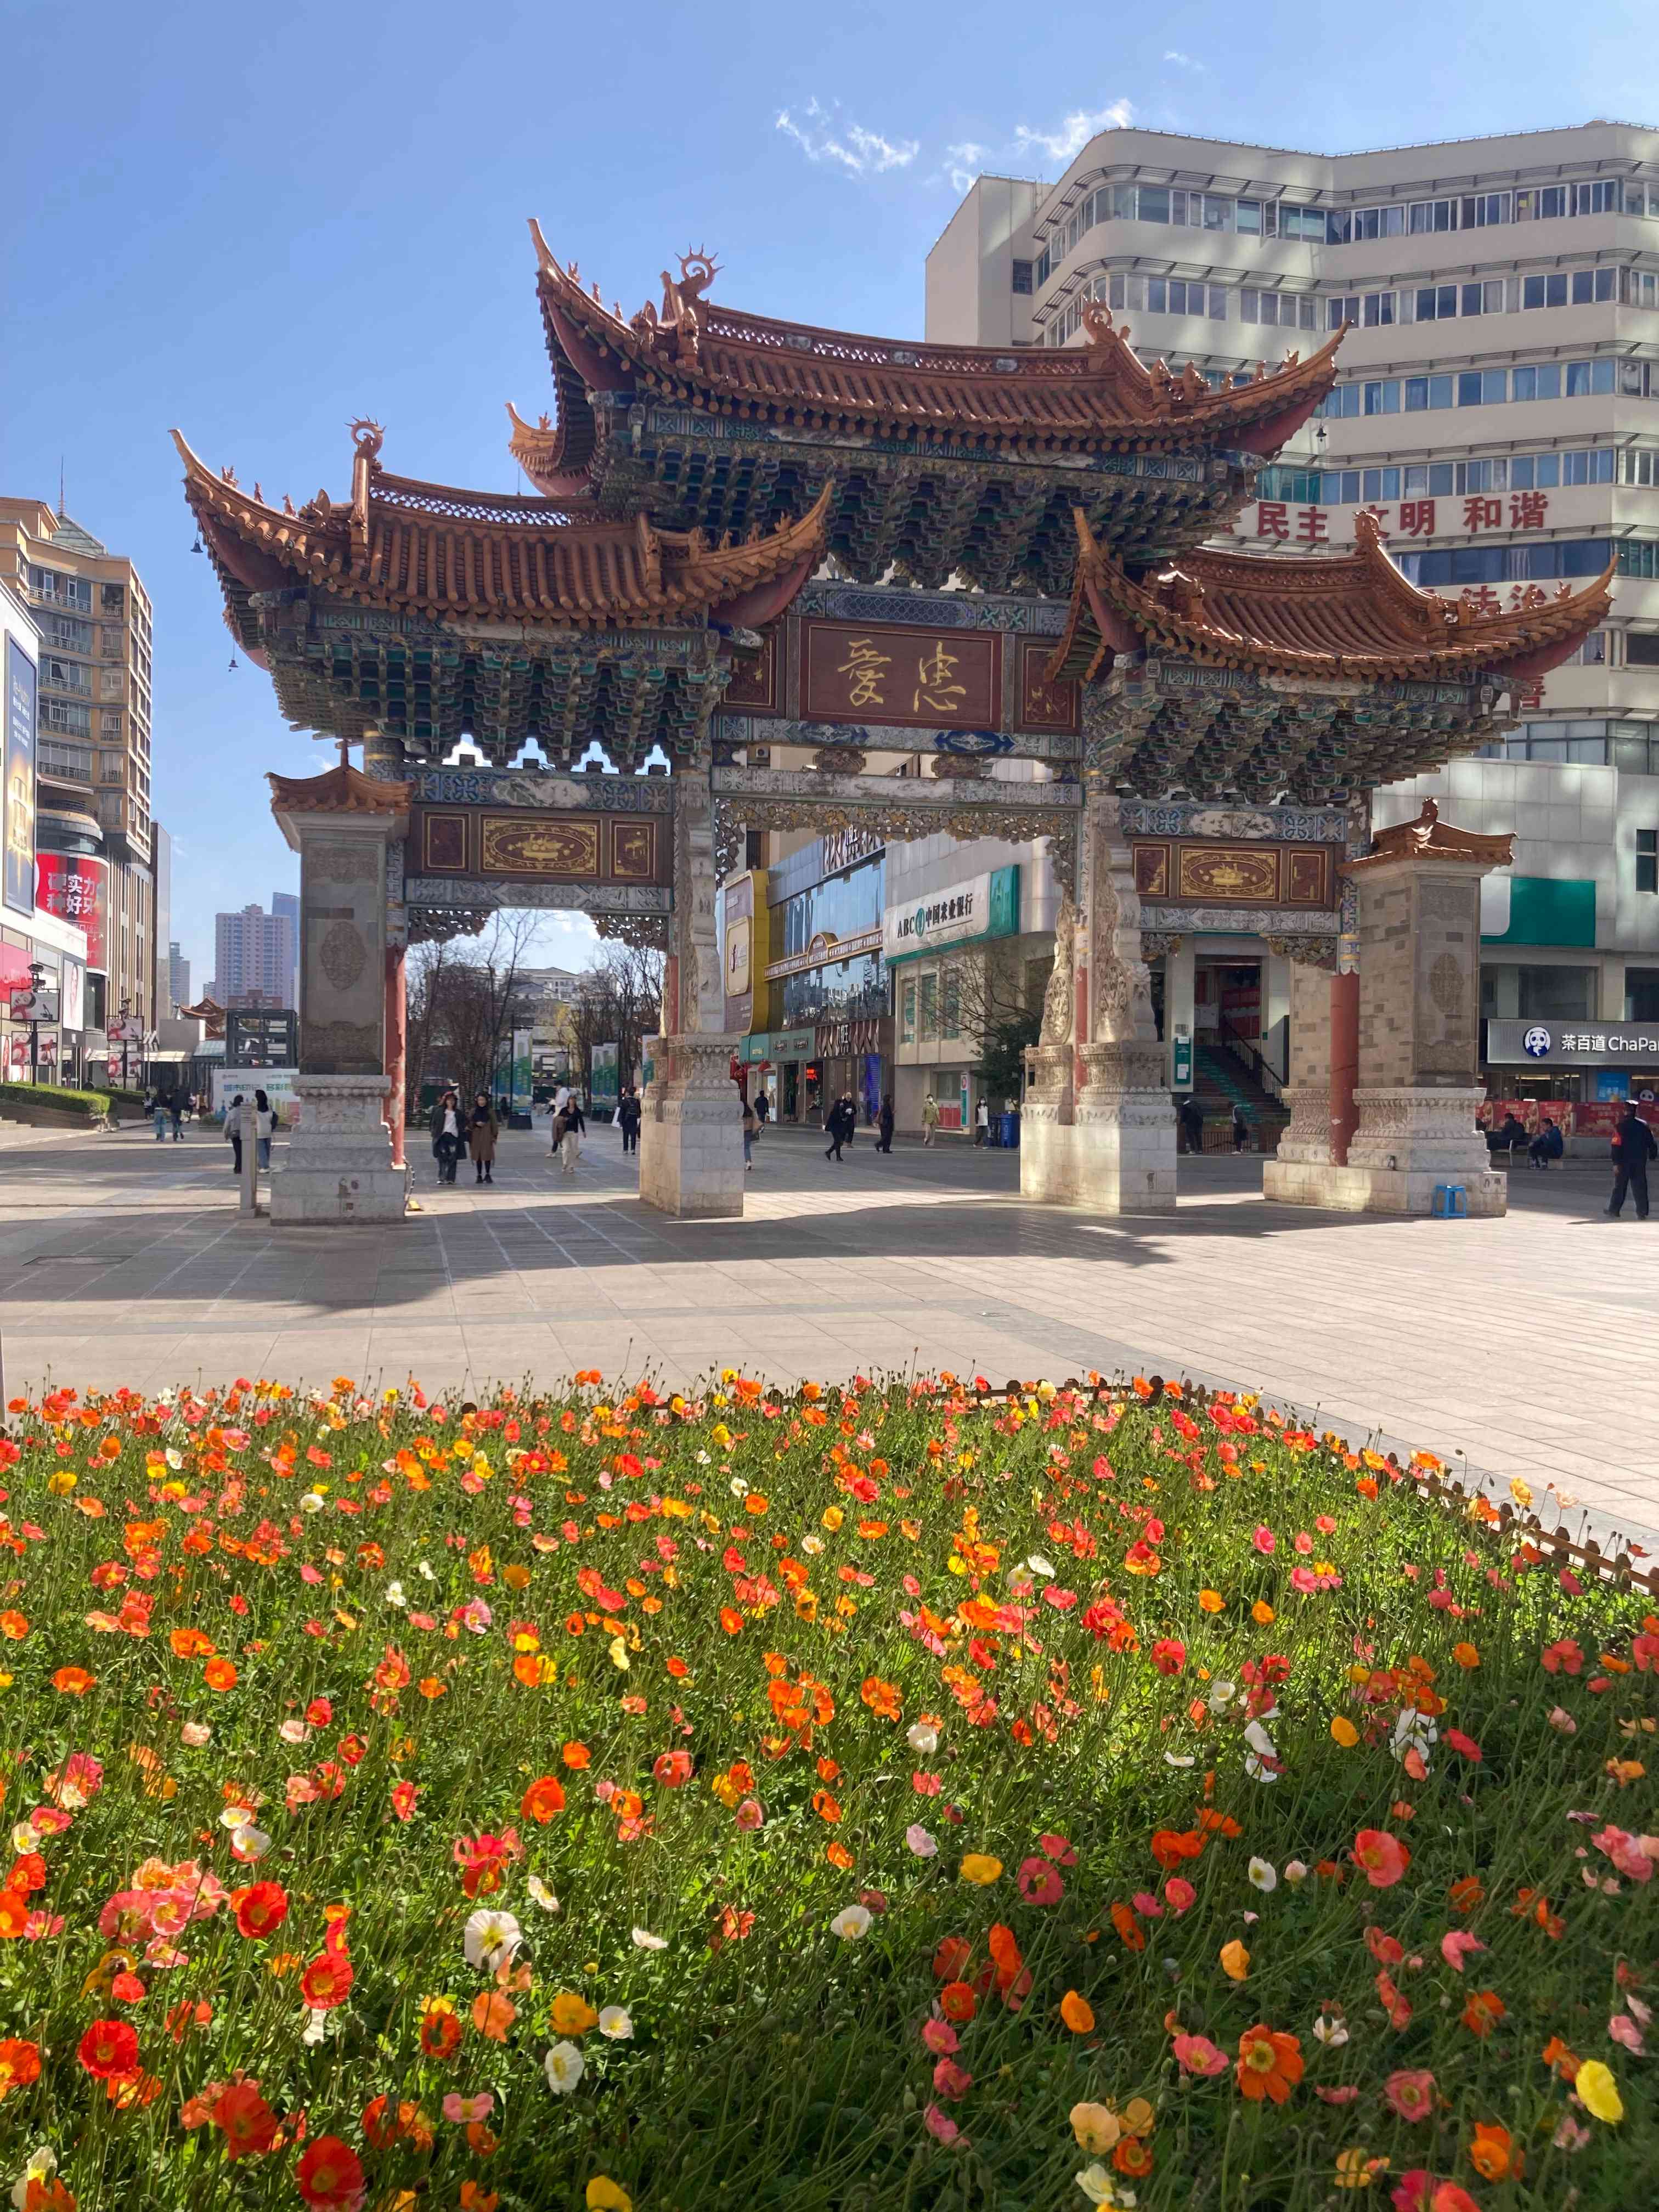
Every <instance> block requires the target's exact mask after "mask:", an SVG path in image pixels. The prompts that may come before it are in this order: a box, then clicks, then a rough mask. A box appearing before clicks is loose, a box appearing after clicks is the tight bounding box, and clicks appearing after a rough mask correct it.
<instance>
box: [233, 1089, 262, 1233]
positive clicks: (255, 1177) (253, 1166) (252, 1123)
mask: <svg viewBox="0 0 1659 2212" xmlns="http://www.w3.org/2000/svg"><path fill="white" fill-rule="evenodd" d="M232 1111H233V1112H239V1113H240V1115H241V1117H242V1202H241V1206H240V1209H239V1210H240V1212H241V1213H242V1214H243V1216H245V1217H246V1218H249V1219H252V1217H253V1216H254V1215H256V1214H257V1213H258V1211H259V1134H258V1132H259V1115H258V1109H257V1108H256V1107H255V1106H254V1105H253V1103H252V1101H251V1100H249V1099H244V1100H243V1102H242V1103H241V1105H240V1108H233V1109H232Z"/></svg>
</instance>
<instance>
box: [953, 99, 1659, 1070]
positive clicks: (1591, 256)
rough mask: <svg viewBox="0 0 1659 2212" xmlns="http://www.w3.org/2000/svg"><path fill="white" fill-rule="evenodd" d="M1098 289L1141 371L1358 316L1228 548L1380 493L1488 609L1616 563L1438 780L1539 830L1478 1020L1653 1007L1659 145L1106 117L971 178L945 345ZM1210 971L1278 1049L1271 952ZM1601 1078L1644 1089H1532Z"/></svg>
mask: <svg viewBox="0 0 1659 2212" xmlns="http://www.w3.org/2000/svg"><path fill="white" fill-rule="evenodd" d="M1091 300H1092V301H1098V302H1100V303H1101V304H1102V305H1103V306H1104V307H1107V308H1108V309H1109V311H1110V313H1111V314H1112V317H1113V319H1114V320H1115V322H1116V323H1117V324H1118V325H1120V326H1121V327H1125V328H1127V331H1128V334H1129V337H1130V341H1131V343H1132V344H1133V347H1134V349H1135V350H1136V352H1137V353H1138V354H1139V356H1141V358H1142V359H1143V360H1144V361H1145V362H1147V363H1148V364H1149V365H1150V364H1152V363H1153V362H1156V361H1158V360H1159V359H1160V358H1161V359H1162V360H1164V362H1167V363H1168V364H1169V365H1170V368H1172V369H1173V370H1175V371H1176V373H1177V374H1179V372H1180V371H1181V369H1182V367H1183V366H1184V364H1185V363H1186V362H1188V361H1191V362H1193V363H1194V366H1195V368H1196V369H1197V370H1198V372H1199V374H1200V375H1202V376H1203V377H1204V378H1205V379H1206V380H1207V381H1208V382H1210V383H1211V384H1217V383H1219V382H1220V380H1222V379H1223V378H1225V377H1230V376H1237V375H1239V374H1253V373H1254V371H1255V365H1256V363H1257V362H1258V361H1266V362H1270V363H1275V364H1276V363H1277V362H1278V361H1279V359H1281V358H1282V357H1283V356H1285V354H1287V353H1289V352H1291V351H1293V350H1294V351H1297V352H1299V353H1301V354H1302V355H1303V356H1304V357H1305V356H1306V355H1307V354H1308V353H1309V352H1310V350H1311V349H1314V348H1316V347H1319V346H1322V345H1325V344H1326V343H1328V342H1329V341H1330V339H1331V338H1332V337H1334V334H1335V333H1336V332H1337V331H1339V330H1340V329H1341V328H1342V327H1343V326H1344V325H1346V336H1345V337H1343V339H1342V343H1341V346H1340V350H1339V353H1338V356H1337V366H1338V371H1339V374H1338V380H1337V384H1336V386H1335V389H1334V391H1333V392H1332V393H1331V394H1330V397H1329V398H1328V400H1327V401H1326V403H1325V404H1324V405H1323V406H1322V408H1321V410H1320V411H1319V415H1318V416H1317V417H1316V419H1315V420H1314V421H1312V422H1310V423H1309V424H1308V425H1307V427H1306V428H1305V429H1304V430H1303V431H1301V432H1300V433H1298V435H1297V437H1296V439H1295V440H1294V441H1292V443H1291V446H1290V447H1288V448H1287V449H1286V451H1285V452H1284V453H1281V454H1280V455H1279V456H1278V457H1277V458H1276V459H1274V460H1273V462H1271V463H1270V464H1269V465H1266V466H1264V467H1263V468H1262V470H1261V474H1260V477H1259V479H1258V483H1257V485H1256V489H1257V492H1258V494H1259V496H1258V497H1257V498H1256V499H1255V500H1254V501H1251V502H1250V503H1249V505H1248V506H1246V507H1244V508H1243V511H1242V512H1241V513H1239V515H1238V516H1237V518H1236V520H1235V521H1234V522H1233V524H1232V526H1231V533H1230V535H1229V536H1228V537H1227V538H1225V539H1224V540H1223V541H1221V542H1222V543H1223V544H1227V545H1230V546H1231V547H1232V548H1233V549H1234V550H1240V551H1248V552H1249V553H1252V554H1259V555H1261V556H1263V557H1265V558H1271V557H1272V556H1273V553H1274V552H1275V551H1277V550H1281V549H1282V550H1287V551H1292V552H1299V553H1304V554H1305V553H1306V552H1307V551H1309V550H1310V549H1312V548H1318V547H1325V546H1328V547H1329V548H1330V549H1331V551H1332V552H1333V554H1340V553H1342V552H1344V551H1345V550H1349V549H1350V548H1351V546H1352V542H1353V539H1354V535H1355V517H1356V515H1357V514H1358V513H1359V511H1360V510H1361V509H1362V507H1369V508H1371V509H1372V510H1374V511H1375V513H1376V514H1377V516H1378V517H1379V519H1380V520H1381V522H1382V526H1383V530H1384V532H1385V533H1386V543H1387V546H1388V550H1389V553H1390V554H1391V555H1392V556H1393V557H1394V558H1395V561H1396V562H1398V563H1399V565H1400V567H1401V569H1402V570H1403V571H1404V573H1405V574H1406V575H1407V577H1409V578H1410V579H1411V580H1413V582H1416V583H1419V584H1421V585H1424V586H1429V587H1431V588H1432V589H1434V590H1435V591H1437V592H1443V593H1444V594H1446V595H1448V596H1449V597H1452V598H1459V599H1468V600H1470V601H1472V602H1473V603H1474V606H1475V607H1476V608H1477V609H1483V610H1492V609H1495V608H1499V607H1501V608H1504V609H1508V608H1510V607H1514V606H1518V605H1525V604H1527V603H1528V601H1529V600H1532V599H1534V596H1535V595H1543V596H1549V597H1553V596H1554V595H1556V594H1557V593H1558V592H1560V591H1562V590H1563V589H1564V588H1577V586H1578V585H1579V584H1580V583H1581V582H1582V581H1583V580H1585V579H1587V578H1589V577H1593V576H1595V575H1597V574H1600V573H1601V571H1602V570H1603V569H1605V568H1607V567H1608V566H1610V565H1611V566H1612V567H1613V568H1614V570H1615V577H1614V583H1613V611H1612V614H1611V616H1610V617H1609V619H1608V621H1607V623H1606V624H1605V626H1604V627H1603V628H1602V629H1601V630H1599V631H1597V632H1596V633H1595V635H1592V636H1591V637H1589V639H1588V640H1587V641H1586V642H1585V644H1584V646H1583V649H1582V651H1581V652H1580V653H1579V655H1578V656H1577V659H1576V660H1575V661H1574V662H1573V663H1571V664H1570V665H1567V666H1565V667H1562V668H1559V669H1557V670H1555V671H1553V672H1552V673H1551V674H1550V675H1548V676H1547V678H1544V679H1543V680H1542V682H1541V683H1540V684H1535V685H1534V686H1532V687H1531V688H1530V689H1528V690H1523V691H1521V692H1519V693H1516V694H1513V695H1510V696H1508V697H1506V698H1505V699H1504V700H1502V701H1500V702H1499V706H1500V711H1501V712H1502V714H1503V721H1502V723H1501V725H1500V730H1499V732H1498V733H1495V741H1494V743H1493V744H1491V745H1490V746H1488V747H1487V748H1486V753H1485V755H1484V756H1483V757H1481V758H1480V760H1479V761H1475V762H1470V763H1463V764H1461V765H1459V766H1457V767H1455V768H1454V769H1451V770H1450V771H1449V781H1448V782H1446V783H1441V784H1438V785H1437V786H1436V788H1438V789H1441V790H1445V789H1447V788H1449V790H1450V792H1451V793H1452V795H1453V800H1454V804H1455V807H1456V809H1457V817H1458V818H1459V819H1460V820H1464V819H1467V820H1468V823H1469V824H1470V826H1471V827H1479V828H1480V829H1489V830H1497V829H1512V830H1514V831H1516V834H1517V836H1518V839H1519V845H1518V849H1517V856H1516V869H1515V872H1514V874H1513V877H1512V878H1510V879H1509V885H1510V887H1509V895H1508V898H1507V902H1506V903H1505V904H1504V910H1503V912H1502V914H1501V915H1499V914H1498V913H1496V912H1494V914H1493V915H1492V917H1491V918H1490V920H1489V922H1488V929H1487V935H1486V939H1485V942H1484V949H1483V954H1482V974H1483V981H1482V991H1483V1010H1484V1011H1485V1012H1487V1013H1488V1014H1490V1015H1492V1016H1494V1017H1496V1016H1500V1015H1501V1016H1518V1017H1521V1018H1552V1019H1556V1020H1572V1021H1577V1020H1580V1019H1583V1020H1589V1021H1591V1022H1594V1021H1595V1020H1598V1019H1599V1020H1602V1021H1604V1022H1605V1021H1607V1020H1609V1019H1612V1020H1620V1019H1624V1018H1626V1016H1627V1015H1628V1014H1633V1013H1636V1012H1638V1011H1639V1012H1640V1013H1641V1015H1642V1016H1643V1017H1644V1018H1645V1017H1646V1016H1647V1014H1648V1013H1649V1012H1650V1009H1654V1008H1659V860H1656V859H1655V857H1654V856H1655V854H1656V851H1659V131H1650V130H1644V129H1641V128H1638V127H1637V126H1634V125H1625V124H1617V123H1605V122H1595V123H1589V124H1586V125H1582V126H1580V127H1578V128H1576V129H1570V130H1563V131H1533V132H1524V133H1516V134H1515V135H1513V136H1507V137H1490V138H1479V139H1464V140H1459V141H1455V142H1453V143H1447V144H1441V145H1426V146H1415V147H1401V148H1396V149H1390V150H1389V151H1387V152H1383V153H1374V154H1351V155H1317V154H1304V153H1295V152H1288V151H1285V150H1283V149H1275V148H1270V147H1263V146H1256V145H1250V144H1246V143H1231V142H1227V143H1224V142H1220V141H1217V140H1212V139H1198V138H1188V137H1176V136H1171V135H1168V134H1164V133H1161V132H1156V131H1139V130H1122V131H1107V132H1104V133H1103V134H1102V135H1101V136H1100V137H1097V138H1095V139H1093V140H1091V143H1089V144H1088V145H1087V146H1085V148H1084V149H1082V151H1081V152H1080V153H1079V155H1077V157H1076V159H1075V160H1074V161H1072V163H1071V164H1070V165H1069V167H1067V168H1066V172H1065V173H1064V175H1063V176H1061V177H1060V178H1059V179H1057V180H1056V181H1054V182H1053V183H1048V184H1043V183H1033V182H1028V181H1025V180H1022V179H1010V178H1000V177H981V178H980V179H978V180H977V181H976V182H975V184H974V185H973V186H972V187H971V188H970V190H969V191H968V193H967V195H966V196H965V197H964V198H963V202H962V204H961V205H960V206H959V207H958V209H957V212H956V214H955V215H954V216H952V218H951V222H949V224H948V225H947V226H946V228H945V231H944V234H942V236H941V237H940V239H939V241H938V243H937V244H936V245H935V246H934V247H933V252H931V253H930V254H929V256H928V259H927V337H928V338H929V339H930V340H932V341H933V342H934V343H954V344H967V345H980V346H986V347H991V348H995V349H1006V350H1010V351H1012V349H1015V348H1021V347H1026V346H1048V347H1054V348H1066V347H1071V348H1075V349H1086V347H1087V343H1088V333H1087V331H1086V330H1085V327H1084V314H1083V311H1084V307H1085V303H1086V302H1088V301H1091ZM1516 763H1527V764H1528V765H1527V767H1526V768H1525V769H1517V767H1516ZM1534 767H1536V768H1537V769H1539V770H1541V771H1543V772H1540V773H1534ZM1592 771H1595V773H1593V774H1592ZM1403 803H1404V799H1403V794H1402V795H1401V804H1402V805H1403ZM1416 803H1417V800H1416V797H1415V796H1413V799H1412V805H1415V804H1416ZM1398 811H1399V809H1398V807H1396V806H1395V805H1394V799H1393V797H1392V796H1390V797H1389V798H1388V799H1386V800H1384V801H1382V802H1379V805H1378V810H1377V813H1378V818H1379V819H1382V820H1387V819H1392V818H1394V815H1395V813H1397V812H1398ZM1591 856H1594V861H1595V864H1594V865H1591ZM964 866H965V867H967V866H970V864H969V863H968V862H964ZM1569 915H1570V916H1571V918H1572V919H1571V926H1570V927H1569V926H1568V925H1567V923H1566V922H1565V920H1564V917H1567V916H1569ZM1182 957H1183V961H1184V960H1185V959H1186V958H1190V957H1194V951H1193V947H1192V946H1191V945H1189V946H1188V949H1187V951H1186V953H1185V954H1184V955H1183V956H1182ZM1195 957H1196V959H1197V962H1198V964H1199V968H1200V991H1201V990H1202V988H1203V986H1204V981H1205V979H1204V976H1203V975H1202V972H1201V971H1202V970H1203V969H1204V968H1205V967H1206V964H1207V965H1208V966H1209V967H1210V968H1211V969H1212V970H1213V971H1214V972H1213V974H1212V976H1211V977H1210V979H1209V980H1210V982H1211V983H1212V985H1213V987H1214V990H1215V992H1216V993H1217V994H1219V996H1220V998H1221V1000H1222V1003H1223V1006H1224V1009H1225V1006H1227V1004H1228V1003H1229V1000H1231V1003H1232V1004H1233V1005H1234V1006H1236V1007H1237V1006H1241V1005H1243V1003H1244V1002H1246V1001H1249V1000H1255V1002H1256V1003H1257V1004H1258V1005H1259V1006H1260V1011H1261V1030H1260V1034H1261V1035H1262V1036H1263V1037H1264V1038H1265V1037H1266V1036H1267V1033H1268V1030H1269V1028H1270V1027H1272V1026H1276V1024H1277V1019H1278V1017H1279V1009H1280V1005H1281V1000H1282V991H1281V989H1280V979H1279V977H1278V976H1277V975H1276V974H1275V972H1274V970H1275V969H1276V967H1277V965H1278V963H1275V962H1274V961H1273V960H1272V959H1271V958H1270V957H1267V954H1266V952H1265V949H1264V947H1263V946H1262V945H1261V943H1260V942H1259V941H1258V942H1255V943H1252V942H1251V941H1249V939H1245V938H1239V939H1228V940H1226V941H1222V940H1220V939H1218V940H1216V941H1215V942H1214V943H1213V944H1210V943H1208V942H1206V939H1204V938H1203V937H1201V936H1200V938H1199V939H1196V954H1195ZM1252 969H1254V971H1255V976H1254V979H1253V978H1252V975H1251V974H1250V973H1249V971H1250V970H1252ZM1201 1020H1202V1002H1201V1000H1200V1025H1201ZM1492 1073H1493V1074H1494V1076H1500V1074H1501V1072H1500V1071H1498V1070H1497V1069H1493V1070H1492ZM1603 1076H1604V1077H1605V1079H1606V1081H1607V1084H1608V1085H1613V1084H1615V1083H1622V1082H1623V1081H1624V1075H1623V1073H1622V1072H1620V1071H1617V1070H1611V1069H1610V1070H1607V1071H1601V1073H1600V1074H1598V1073H1597V1072H1596V1071H1593V1070H1590V1071H1587V1072H1586V1073H1584V1074H1583V1077H1582V1078H1578V1077H1574V1078H1559V1077H1558V1078H1554V1079H1543V1078H1540V1079H1538V1080H1539V1081H1545V1080H1553V1081H1554V1082H1556V1083H1557V1084H1559V1083H1561V1082H1563V1081H1565V1082H1568V1083H1569V1084H1577V1083H1581V1082H1582V1083H1583V1084H1584V1085H1594V1084H1595V1082H1597V1081H1599V1080H1601V1078H1602V1077H1603ZM1500 1087H1508V1088H1510V1089H1511V1090H1514V1091H1517V1092H1520V1091H1524V1090H1527V1089H1528V1088H1535V1087H1536V1085H1535V1084H1534V1083H1532V1082H1530V1081H1529V1080H1528V1081H1523V1079H1522V1075H1521V1073H1519V1072H1516V1074H1515V1076H1514V1079H1513V1080H1512V1081H1509V1082H1507V1084H1506V1085H1505V1084H1503V1083H1500ZM1557 1095H1563V1096H1565V1095H1568V1094H1567V1093H1565V1092H1558V1093H1557ZM1573 1095H1577V1094H1576V1093H1574V1094H1573ZM1602 1095H1607V1096H1612V1095H1613V1092H1612V1091H1611V1090H1610V1089H1609V1090H1608V1091H1606V1092H1605V1093H1603V1092H1601V1091H1597V1090H1595V1089H1594V1088H1589V1089H1586V1090H1584V1091H1583V1096H1584V1097H1598V1096H1602Z"/></svg>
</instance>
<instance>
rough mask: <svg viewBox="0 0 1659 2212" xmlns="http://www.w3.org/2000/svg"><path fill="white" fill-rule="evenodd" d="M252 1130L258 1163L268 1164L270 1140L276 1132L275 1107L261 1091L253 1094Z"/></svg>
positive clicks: (261, 1164)
mask: <svg viewBox="0 0 1659 2212" xmlns="http://www.w3.org/2000/svg"><path fill="white" fill-rule="evenodd" d="M253 1132H254V1134H255V1136H257V1137H258V1140H259V1165H260V1166H261V1167H262V1168H267V1169H268V1168H269V1167H270V1140H271V1139H272V1138H273V1137H274V1136H275V1135H276V1108H275V1107H274V1106H273V1105H272V1104H271V1103H270V1099H269V1098H267V1097H266V1096H265V1094H264V1091H255V1092H254V1094H253Z"/></svg>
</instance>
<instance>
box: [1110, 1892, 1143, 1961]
mask: <svg viewBox="0 0 1659 2212" xmlns="http://www.w3.org/2000/svg"><path fill="white" fill-rule="evenodd" d="M1112 1925H1113V1927H1114V1928H1115V1929H1116V1930H1117V1932H1118V1939H1119V1941H1120V1942H1121V1943H1122V1945H1123V1948H1125V1950H1127V1951H1144V1950H1145V1949H1146V1929H1144V1928H1143V1927H1142V1926H1141V1925H1140V1923H1139V1921H1138V1920H1137V1919H1136V1918H1135V1917H1134V1914H1133V1912H1131V1911H1130V1910H1129V1908H1128V1906H1127V1905H1124V1904H1122V1903H1121V1902H1120V1903H1118V1904H1115V1905H1113V1907H1112Z"/></svg>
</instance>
